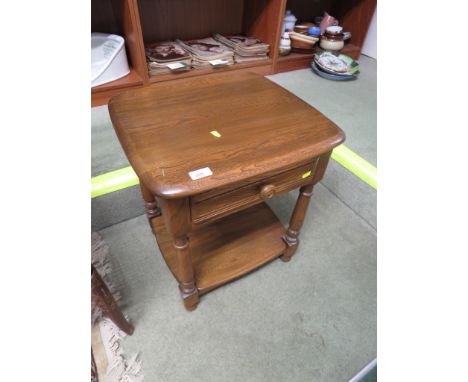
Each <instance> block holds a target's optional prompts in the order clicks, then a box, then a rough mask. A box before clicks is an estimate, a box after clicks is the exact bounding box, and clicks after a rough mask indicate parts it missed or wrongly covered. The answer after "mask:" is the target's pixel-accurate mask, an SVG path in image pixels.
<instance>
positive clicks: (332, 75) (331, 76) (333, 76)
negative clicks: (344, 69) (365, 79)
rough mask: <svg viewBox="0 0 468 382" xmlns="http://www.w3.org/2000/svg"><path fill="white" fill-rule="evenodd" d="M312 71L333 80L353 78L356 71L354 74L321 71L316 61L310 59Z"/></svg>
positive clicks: (355, 75) (355, 76)
mask: <svg viewBox="0 0 468 382" xmlns="http://www.w3.org/2000/svg"><path fill="white" fill-rule="evenodd" d="M310 66H311V68H312V71H313V72H314V73H315V74H317V75H319V76H320V77H323V78H326V79H327V80H334V81H349V80H355V79H356V78H357V73H359V72H356V73H355V74H336V73H329V72H325V71H323V70H322V69H321V68H320V67H319V66H318V65H317V64H316V63H315V61H312V62H311V64H310Z"/></svg>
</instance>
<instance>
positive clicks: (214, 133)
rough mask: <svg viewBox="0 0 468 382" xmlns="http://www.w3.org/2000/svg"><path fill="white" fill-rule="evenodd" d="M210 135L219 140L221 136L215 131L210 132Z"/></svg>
mask: <svg viewBox="0 0 468 382" xmlns="http://www.w3.org/2000/svg"><path fill="white" fill-rule="evenodd" d="M210 133H211V135H213V136H215V137H216V138H220V137H221V134H220V133H218V132H217V131H216V130H213V131H210Z"/></svg>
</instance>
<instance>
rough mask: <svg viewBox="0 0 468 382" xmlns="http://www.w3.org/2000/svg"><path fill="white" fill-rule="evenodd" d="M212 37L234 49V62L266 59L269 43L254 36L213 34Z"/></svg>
mask: <svg viewBox="0 0 468 382" xmlns="http://www.w3.org/2000/svg"><path fill="white" fill-rule="evenodd" d="M213 37H214V39H215V40H217V41H219V42H220V43H222V44H224V45H226V46H228V47H230V48H231V49H232V50H233V51H234V61H235V62H236V63H239V64H240V63H243V62H254V61H263V60H268V52H269V51H270V45H268V44H265V43H263V42H261V41H260V40H258V39H256V38H254V37H246V36H222V35H220V34H219V33H215V34H214V35H213Z"/></svg>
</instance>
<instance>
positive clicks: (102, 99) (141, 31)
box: [91, 0, 377, 106]
mask: <svg viewBox="0 0 468 382" xmlns="http://www.w3.org/2000/svg"><path fill="white" fill-rule="evenodd" d="M186 1H187V7H188V5H191V6H192V7H193V3H191V2H190V0H186ZM206 1H207V2H208V3H210V4H211V3H212V2H213V1H214V0H206ZM91 4H92V10H91V21H92V22H91V25H92V31H93V32H105V33H106V32H107V33H116V34H119V35H121V36H122V37H124V39H125V46H126V49H127V57H128V59H129V63H130V67H131V69H130V74H129V75H127V76H125V77H123V78H121V79H119V80H116V81H113V82H110V83H107V84H103V85H100V86H98V87H95V88H92V90H91V102H92V106H98V105H103V104H106V103H107V102H108V101H109V99H110V97H112V96H113V95H115V94H118V93H121V92H122V91H125V90H127V89H129V88H135V87H142V86H148V85H151V84H153V83H156V82H161V81H174V80H178V79H181V78H187V77H195V76H204V75H209V74H212V73H219V72H220V71H249V72H256V73H259V74H262V75H268V74H274V73H280V72H285V71H289V70H295V69H302V68H307V67H308V66H309V64H310V61H311V58H312V55H311V54H298V53H292V54H290V55H288V56H284V57H281V56H279V54H278V44H279V39H280V34H281V29H282V23H283V17H284V13H285V10H286V9H292V11H293V13H295V14H296V16H297V17H298V18H299V21H301V20H305V19H308V20H310V18H311V15H312V14H315V15H316V14H320V12H322V11H323V10H328V11H329V12H330V13H331V14H333V15H334V16H335V17H337V18H338V19H339V21H340V25H343V26H344V29H345V30H346V31H350V32H351V33H352V38H351V41H350V42H349V43H347V44H346V45H345V48H344V49H343V51H342V52H343V53H344V54H347V55H349V56H351V57H353V58H354V59H358V58H359V55H360V52H361V48H362V46H363V44H364V39H365V36H366V33H367V29H368V27H369V24H370V22H371V19H372V15H373V13H374V11H375V8H376V4H377V2H376V0H322V1H321V2H310V0H216V2H215V3H212V4H216V6H217V7H220V6H221V7H222V4H225V5H226V8H228V10H227V11H226V12H224V13H223V14H222V15H220V17H225V18H226V20H228V19H229V17H230V16H229V10H230V9H231V8H232V9H237V11H238V12H236V15H239V14H242V18H241V19H240V25H241V26H240V29H242V30H238V31H236V32H234V33H239V32H242V33H246V34H248V35H252V36H255V37H258V38H259V39H261V40H263V41H265V42H268V43H269V44H270V47H271V48H270V49H271V50H270V59H269V60H268V61H265V62H254V63H246V64H235V65H231V66H228V67H224V68H218V69H212V68H206V69H194V70H191V71H188V72H183V73H178V74H172V73H169V74H163V75H160V76H153V77H150V76H149V75H148V71H147V66H146V59H145V53H144V41H145V33H146V34H147V35H148V36H151V38H150V37H148V39H149V40H151V42H154V41H156V40H155V39H154V38H155V37H154V36H157V35H158V34H157V33H156V34H154V33H153V34H151V33H150V32H151V28H152V25H154V23H155V22H156V23H157V18H156V20H153V21H149V20H150V19H148V15H149V14H150V12H151V11H152V10H153V11H154V9H157V11H158V12H160V13H158V15H160V16H159V17H160V20H164V22H165V23H166V25H168V26H170V25H171V21H169V22H168V19H164V17H167V14H168V13H169V14H178V15H179V14H180V17H181V19H180V22H181V23H185V24H182V25H183V26H184V25H185V26H186V32H187V36H191V37H193V38H197V37H198V38H200V37H205V36H197V35H196V31H197V25H196V24H197V23H198V25H199V28H202V27H203V25H206V22H209V20H210V19H209V17H212V18H213V17H218V16H217V15H216V16H213V15H212V14H211V13H210V12H205V13H201V14H203V16H202V17H203V18H205V17H206V18H207V20H206V22H205V20H197V19H196V18H194V17H191V15H190V14H188V13H190V12H189V11H187V12H185V13H184V12H180V10H182V11H183V10H184V4H183V2H182V3H181V2H180V1H178V2H172V3H171V2H170V1H169V0H93V1H92V2H91ZM172 4H178V5H177V6H178V7H179V9H178V12H172V13H171V12H167V11H168V10H167V7H172V6H173V5H172ZM181 4H182V5H181ZM220 4H221V5H220ZM174 6H175V5H174ZM165 7H166V8H165ZM236 7H238V8H236ZM239 7H240V8H239ZM220 9H223V8H220ZM205 14H206V16H205ZM169 20H171V19H169ZM229 21H230V25H235V24H233V22H232V20H230V19H229ZM174 22H175V21H174ZM178 22H179V20H178ZM142 24H143V25H142ZM178 30H179V31H180V28H179V29H178ZM200 30H201V29H200ZM148 31H149V32H148ZM213 32H214V31H213ZM219 32H222V31H219ZM169 35H170V34H169ZM164 37H166V36H164ZM181 37H182V36H181ZM182 38H184V37H182Z"/></svg>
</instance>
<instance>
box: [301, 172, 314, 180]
mask: <svg viewBox="0 0 468 382" xmlns="http://www.w3.org/2000/svg"><path fill="white" fill-rule="evenodd" d="M310 174H312V171H311V170H309V171H307V172H305V173H304V174H302V179H304V178H307V177H308V176H310Z"/></svg>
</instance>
